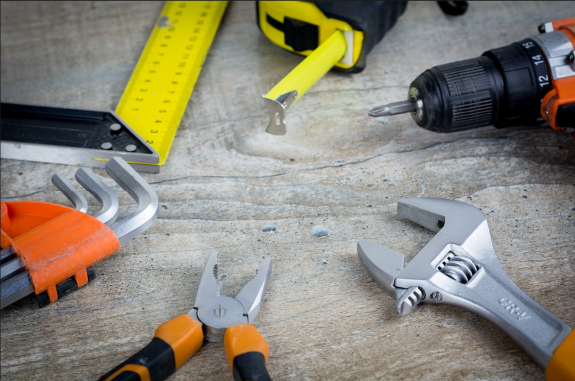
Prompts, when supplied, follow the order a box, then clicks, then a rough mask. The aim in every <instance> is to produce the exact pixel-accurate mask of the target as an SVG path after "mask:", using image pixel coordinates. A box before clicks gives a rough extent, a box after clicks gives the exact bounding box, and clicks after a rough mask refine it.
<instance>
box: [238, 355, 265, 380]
mask: <svg viewBox="0 0 575 381" xmlns="http://www.w3.org/2000/svg"><path fill="white" fill-rule="evenodd" d="M233 368H234V380H235V381H271V377H270V375H269V373H268V370H267V369H266V359H265V357H264V355H263V353H260V352H246V353H242V354H241V355H238V356H236V357H234V363H233Z"/></svg>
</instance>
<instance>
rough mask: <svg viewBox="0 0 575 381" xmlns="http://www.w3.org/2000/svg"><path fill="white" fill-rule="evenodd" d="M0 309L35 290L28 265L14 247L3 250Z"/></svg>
mask: <svg viewBox="0 0 575 381" xmlns="http://www.w3.org/2000/svg"><path fill="white" fill-rule="evenodd" d="M0 258H1V261H2V267H1V271H0V272H1V277H0V284H1V287H0V290H1V292H0V293H1V295H0V298H1V299H0V309H2V308H4V307H7V306H9V305H10V304H12V303H14V302H16V301H18V300H20V299H22V298H23V297H25V296H26V295H29V294H32V293H33V292H34V286H33V285H32V281H31V279H30V276H29V272H28V271H27V270H26V265H25V264H24V262H23V261H22V259H20V257H18V256H17V255H16V252H15V251H14V249H13V248H12V247H8V248H7V249H6V250H3V251H2V254H1V256H0Z"/></svg>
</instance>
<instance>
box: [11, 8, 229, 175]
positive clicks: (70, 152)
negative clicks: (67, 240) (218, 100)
mask: <svg viewBox="0 0 575 381" xmlns="http://www.w3.org/2000/svg"><path fill="white" fill-rule="evenodd" d="M227 4H228V2H227V1H168V2H166V5H165V6H164V9H163V10H162V13H161V14H160V16H159V17H158V20H157V22H156V24H155V25H154V29H153V31H152V34H151V35H150V38H149V39H148V42H147V43H146V47H145V48H144V51H143V53H142V55H141V56H140V59H139V61H138V63H137V65H136V68H135V69H134V71H133V73H132V77H131V78H130V81H129V82H128V85H127V86H126V88H125V90H124V93H123V95H122V98H121V99H120V103H119V104H118V107H117V108H116V112H115V113H114V112H111V111H94V110H75V109H62V108H54V107H49V106H29V105H17V104H6V103H3V104H2V120H1V123H2V145H1V156H2V158H6V159H19V160H29V161H40V162H49V163H58V164H71V165H85V166H92V167H104V166H105V164H106V162H107V160H109V159H110V158H111V157H114V156H121V157H123V158H124V160H126V161H127V162H128V163H130V164H131V165H132V166H133V167H134V168H135V169H136V170H138V171H140V172H149V173H158V172H159V171H160V166H161V165H163V164H164V163H165V161H166V158H167V156H168V152H169V150H170V147H171V145H172V142H173V140H174V136H175V134H176V131H177V129H178V126H179V124H180V121H181V119H182V116H183V114H184V111H185V109H186V106H187V104H188V101H189V99H190V96H191V95H192V91H193V89H194V85H195V83H196V81H197V79H198V75H199V74H200V70H201V68H202V65H203V63H204V61H205V58H206V55H207V53H208V50H209V48H210V46H211V44H212V41H213V39H214V36H215V33H216V30H217V29H218V26H219V24H220V21H221V19H222V17H223V14H224V12H225V9H226V7H227Z"/></svg>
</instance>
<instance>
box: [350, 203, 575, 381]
mask: <svg viewBox="0 0 575 381" xmlns="http://www.w3.org/2000/svg"><path fill="white" fill-rule="evenodd" d="M397 212H398V214H399V215H401V216H403V217H406V218H408V219H409V220H411V221H413V222H415V223H418V224H420V225H422V226H424V227H426V228H427V229H430V230H432V231H435V232H437V235H435V237H433V239H432V240H431V241H430V242H429V243H428V244H427V245H426V246H425V247H424V248H423V249H422V250H421V251H420V252H419V253H418V254H417V255H416V256H415V257H414V258H413V260H412V261H411V262H409V263H408V264H406V263H405V257H404V255H403V254H401V253H399V252H396V251H394V250H391V249H389V248H387V247H385V246H381V245H378V244H375V243H372V242H370V241H368V240H365V239H361V240H359V242H358V244H357V252H358V255H359V258H360V259H361V262H362V263H363V265H364V266H365V268H366V269H367V272H368V273H369V274H370V275H371V276H372V277H373V279H374V280H375V281H376V282H377V283H378V284H379V285H381V286H382V287H383V289H384V290H385V291H387V292H388V293H389V294H391V295H392V296H394V297H395V298H396V308H397V311H398V312H399V313H400V314H408V313H410V312H411V311H412V310H413V309H414V308H415V306H416V305H417V304H419V303H420V302H423V303H434V304H450V305H454V306H459V307H462V308H465V309H466V310H469V311H472V312H475V313H477V314H478V315H481V316H483V317H484V318H486V319H487V320H489V321H491V322H492V323H493V324H495V325H496V326H498V327H499V328H500V329H501V330H503V331H504V332H505V333H507V334H508V335H509V336H510V337H511V338H512V339H513V340H514V341H515V342H516V343H517V344H518V345H519V346H520V347H521V348H522V349H523V350H525V351H526V352H527V353H528V354H529V355H530V356H531V358H532V359H533V360H534V361H535V362H536V363H537V364H538V365H539V366H540V367H542V368H543V369H545V368H546V367H548V366H551V364H550V359H551V358H552V357H557V356H554V353H555V352H556V350H557V349H558V347H559V346H560V345H561V346H563V347H566V346H569V347H572V346H574V345H575V333H571V334H570V332H572V331H571V328H570V327H569V326H568V325H567V324H565V323H564V322H563V321H561V320H560V319H558V318H557V317H555V316H554V315H553V314H552V313H550V312H549V311H547V310H546V309H545V308H543V307H542V306H541V305H539V304H537V303H536V302H535V301H534V300H533V299H531V298H530V297H529V296H528V295H527V294H525V293H524V292H523V291H521V289H520V288H519V287H517V286H516V285H515V283H513V281H512V280H511V279H510V278H509V277H508V276H507V274H506V273H505V271H503V269H502V268H501V266H500V265H499V262H498V261H497V257H496V256H495V251H494V249H493V245H492V243H491V237H490V234H489V228H488V227H487V220H486V218H485V215H484V214H483V213H482V212H481V211H480V210H479V209H477V208H475V207H474V206H471V205H468V204H465V203H463V202H458V201H452V200H443V199H436V198H405V199H402V200H400V201H399V202H398V206H397ZM568 336H569V337H568ZM566 338H567V339H568V340H570V341H571V342H570V344H567V343H566V342H567V340H566ZM571 350H572V348H571ZM573 372H575V369H573ZM574 375H575V373H574Z"/></svg>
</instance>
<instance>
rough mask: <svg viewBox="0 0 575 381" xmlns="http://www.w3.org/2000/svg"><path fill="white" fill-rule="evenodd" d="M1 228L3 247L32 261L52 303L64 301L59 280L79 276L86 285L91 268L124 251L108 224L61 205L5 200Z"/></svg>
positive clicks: (33, 273) (36, 282) (39, 289)
mask: <svg viewBox="0 0 575 381" xmlns="http://www.w3.org/2000/svg"><path fill="white" fill-rule="evenodd" d="M1 228H2V229H1V233H2V239H1V246H2V250H4V249H6V248H8V247H10V246H11V247H12V249H13V250H14V251H15V252H16V254H17V255H18V256H19V257H20V258H21V260H22V261H23V262H24V264H25V265H26V268H27V270H28V272H29V276H30V280H31V281H32V285H33V287H34V292H35V293H36V295H39V294H41V293H43V292H46V293H47V295H48V298H49V300H50V303H53V302H55V301H56V300H57V299H58V292H57V289H56V286H57V285H58V284H60V283H62V282H64V281H66V280H68V279H69V278H72V277H73V278H74V281H75V283H76V285H77V287H81V286H83V285H85V284H86V283H88V280H89V279H88V272H87V269H88V268H89V267H90V266H92V265H93V264H95V263H97V262H99V261H101V260H102V259H104V258H106V257H108V256H110V255H112V254H114V253H116V252H117V251H119V250H120V241H119V240H118V237H117V236H116V234H115V233H114V231H113V230H112V229H110V228H109V227H108V226H106V225H105V224H103V223H102V222H100V221H98V220H97V219H96V218H94V217H92V216H90V215H88V214H86V213H82V212H80V211H78V210H76V209H73V208H69V207H67V206H63V205H58V204H52V203H47V202H39V201H12V202H3V201H2V220H1ZM38 304H39V305H40V302H39V303H38ZM40 306H42V305H40Z"/></svg>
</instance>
